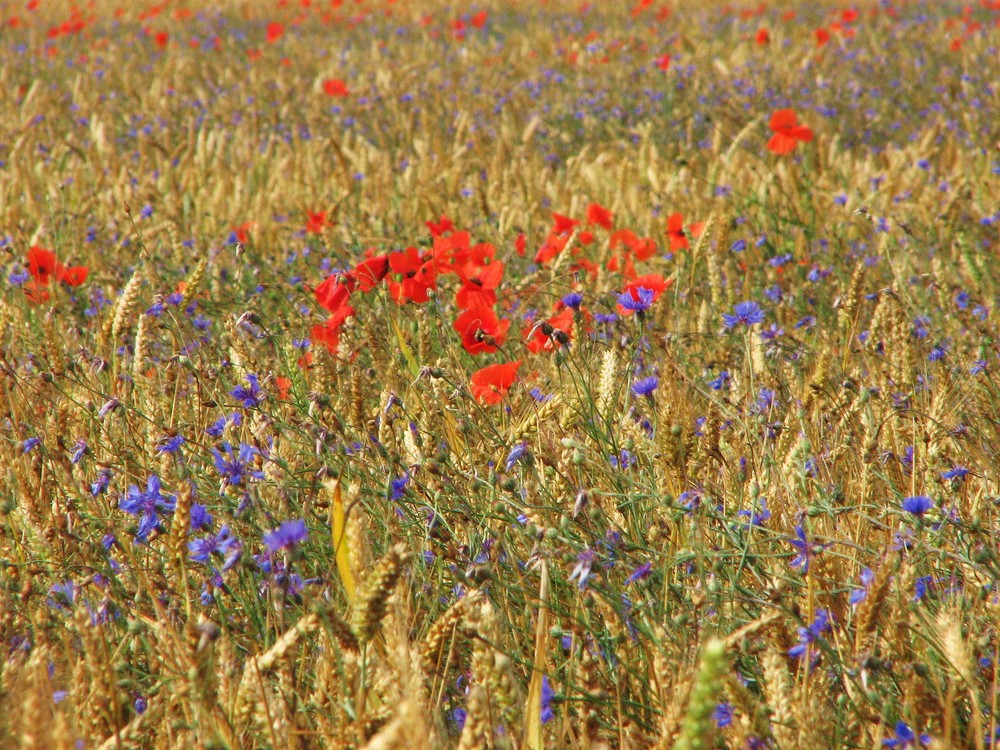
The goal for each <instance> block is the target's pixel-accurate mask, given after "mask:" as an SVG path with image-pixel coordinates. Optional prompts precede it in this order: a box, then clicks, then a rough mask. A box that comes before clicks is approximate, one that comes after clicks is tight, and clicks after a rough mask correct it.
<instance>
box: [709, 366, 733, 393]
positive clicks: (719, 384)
mask: <svg viewBox="0 0 1000 750" xmlns="http://www.w3.org/2000/svg"><path fill="white" fill-rule="evenodd" d="M728 383H729V371H728V370H723V371H722V372H720V373H719V377H717V378H716V379H715V380H710V381H708V385H709V387H710V388H711V389H712V390H713V391H721V390H722V389H723V388H725V387H726V385H727V384H728Z"/></svg>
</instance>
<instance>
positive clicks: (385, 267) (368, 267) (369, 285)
mask: <svg viewBox="0 0 1000 750" xmlns="http://www.w3.org/2000/svg"><path fill="white" fill-rule="evenodd" d="M388 273H389V256H388V255H375V256H373V257H371V258H366V259H365V260H363V261H361V262H360V263H358V265H356V266H355V267H354V277H355V278H356V279H357V280H358V286H359V287H360V289H361V291H362V292H370V291H371V290H372V289H374V288H375V287H376V286H378V283H379V282H380V281H381V280H382V279H384V278H385V277H386V276H387V275H388Z"/></svg>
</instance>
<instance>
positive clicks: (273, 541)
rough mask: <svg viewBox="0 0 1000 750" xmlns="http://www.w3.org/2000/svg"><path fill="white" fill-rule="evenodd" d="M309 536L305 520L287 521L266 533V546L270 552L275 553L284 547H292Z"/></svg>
mask: <svg viewBox="0 0 1000 750" xmlns="http://www.w3.org/2000/svg"><path fill="white" fill-rule="evenodd" d="M308 536H309V532H308V531H307V530H306V522H305V521H302V520H296V521H285V522H284V523H283V524H281V526H279V527H278V528H276V529H275V530H274V531H269V532H267V533H266V534H264V546H265V547H267V549H268V551H269V552H271V553H274V552H277V551H278V550H282V549H291V548H292V547H294V546H295V545H296V544H298V543H299V542H304V541H305V540H306V538H307V537H308Z"/></svg>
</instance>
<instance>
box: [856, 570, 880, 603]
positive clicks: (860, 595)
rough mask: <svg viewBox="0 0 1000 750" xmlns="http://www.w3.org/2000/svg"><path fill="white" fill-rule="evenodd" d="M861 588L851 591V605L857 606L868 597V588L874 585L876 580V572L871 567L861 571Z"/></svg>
mask: <svg viewBox="0 0 1000 750" xmlns="http://www.w3.org/2000/svg"><path fill="white" fill-rule="evenodd" d="M860 578H861V588H859V589H854V591H852V592H851V598H850V602H851V606H852V607H854V606H857V605H858V604H861V602H863V601H864V600H865V599H867V598H868V590H869V589H870V588H871V586H872V581H874V580H875V572H874V571H873V570H872V569H871V568H863V569H862V571H861V575H860Z"/></svg>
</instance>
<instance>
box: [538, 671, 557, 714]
mask: <svg viewBox="0 0 1000 750" xmlns="http://www.w3.org/2000/svg"><path fill="white" fill-rule="evenodd" d="M555 695H556V692H555V690H553V689H552V685H550V684H549V676H548V675H544V676H543V677H542V716H541V719H542V724H548V723H549V722H550V721H552V719H554V718H555V714H554V713H553V712H552V699H553V698H554V697H555Z"/></svg>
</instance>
